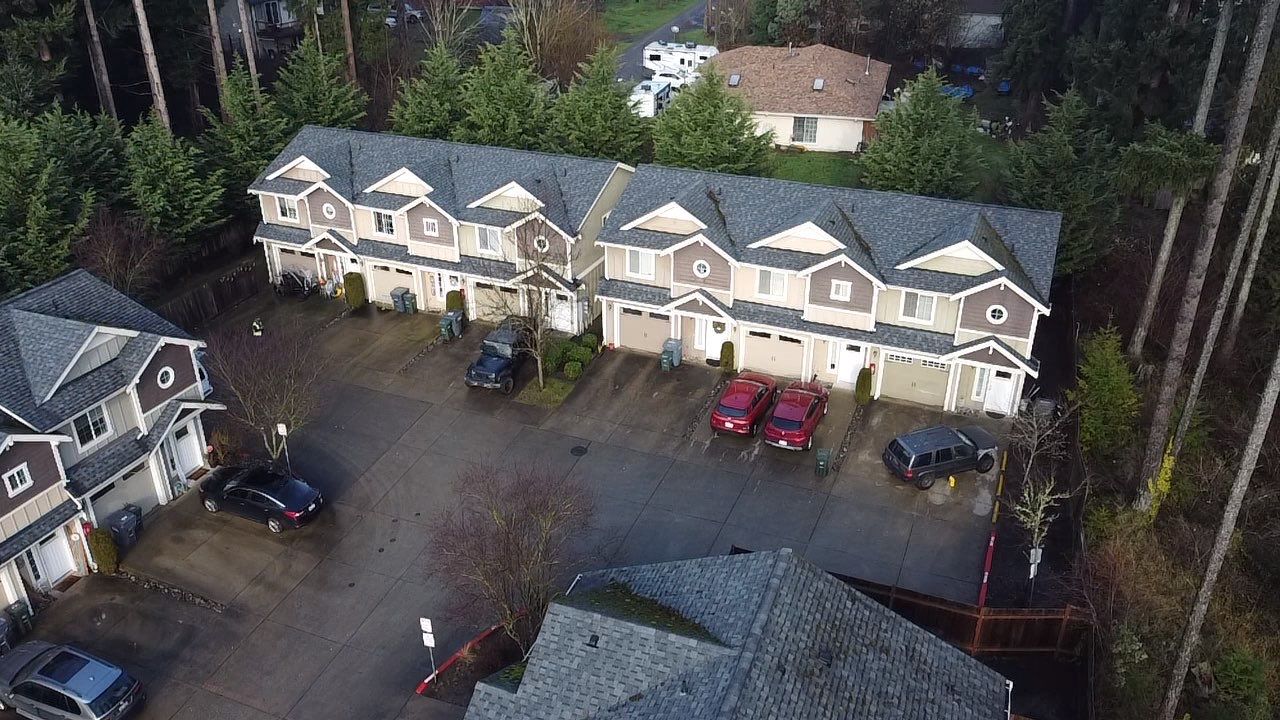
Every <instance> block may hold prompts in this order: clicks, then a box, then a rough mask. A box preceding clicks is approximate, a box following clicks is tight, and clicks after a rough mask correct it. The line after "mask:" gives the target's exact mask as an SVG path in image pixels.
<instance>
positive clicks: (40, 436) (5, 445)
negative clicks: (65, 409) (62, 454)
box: [0, 433, 71, 452]
mask: <svg viewBox="0 0 1280 720" xmlns="http://www.w3.org/2000/svg"><path fill="white" fill-rule="evenodd" d="M20 442H47V443H50V444H51V445H54V446H55V449H56V446H57V445H59V444H61V443H64V442H71V437H70V436H68V435H63V434H62V433H32V434H30V435H27V434H23V433H17V434H14V435H8V436H6V437H5V438H4V440H0V452H4V451H5V450H8V449H9V448H11V447H13V446H14V445H15V444H16V443H20Z"/></svg>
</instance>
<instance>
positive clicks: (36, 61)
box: [0, 0, 76, 117]
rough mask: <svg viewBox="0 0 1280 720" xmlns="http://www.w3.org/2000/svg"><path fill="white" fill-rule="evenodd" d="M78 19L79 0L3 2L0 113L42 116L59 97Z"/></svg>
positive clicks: (0, 16) (0, 13)
mask: <svg viewBox="0 0 1280 720" xmlns="http://www.w3.org/2000/svg"><path fill="white" fill-rule="evenodd" d="M75 18H76V4H75V1H74V0H56V1H52V2H50V1H48V0H45V1H41V2H33V1H32V0H0V112H4V113H7V114H9V115H13V116H15V117H29V116H32V115H37V114H39V113H40V112H42V111H43V110H44V109H46V108H47V107H49V106H50V105H51V104H52V103H53V102H54V100H55V99H56V98H57V97H58V96H59V94H60V92H59V91H60V88H59V84H60V83H61V81H62V79H63V76H64V75H65V74H66V70H67V53H68V51H69V50H70V48H71V46H72V43H74V35H75Z"/></svg>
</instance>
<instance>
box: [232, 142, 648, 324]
mask: <svg viewBox="0 0 1280 720" xmlns="http://www.w3.org/2000/svg"><path fill="white" fill-rule="evenodd" d="M633 172H634V169H633V168H630V167H628V166H626V165H623V164H621V163H617V162H613V161H607V160H595V159H589V158H577V157H569V156H562V155H552V154H547V153H539V152H528V151H521V150H510V149H506V148H495V147H485V146H479V145H466V144H461V143H453V142H447V141H442V140H424V139H419V138H410V137H402V136H397V135H390V134H379V133H366V132H359V131H351V130H335V129H331V128H320V127H306V128H303V129H302V130H301V131H300V132H299V133H298V135H297V136H296V137H295V138H294V139H293V140H292V141H291V142H290V143H289V145H288V146H287V147H286V148H285V149H284V151H282V152H281V154H280V155H279V156H278V157H277V158H276V159H275V161H273V162H272V163H271V165H270V166H268V167H267V169H266V170H265V171H264V172H263V173H262V175H261V176H259V177H258V178H257V179H256V180H255V181H254V183H253V184H252V185H251V186H250V188H249V191H250V192H251V193H253V194H256V195H257V196H258V198H259V200H260V203H261V206H262V222H261V223H260V224H259V225H258V228H257V230H256V232H255V233H254V240H255V241H256V242H260V243H262V245H263V248H264V252H265V253H266V257H267V263H268V267H269V270H270V275H271V277H272V279H273V280H278V279H279V278H280V276H281V273H284V272H293V273H298V274H301V275H304V276H306V277H308V278H311V279H313V280H314V281H316V282H318V283H321V284H324V285H326V286H328V287H335V286H338V285H341V283H343V279H344V276H345V275H346V274H347V273H350V272H356V273H359V274H361V275H362V276H363V278H364V282H365V287H366V293H367V295H368V297H369V299H370V300H371V301H372V302H375V303H378V304H380V305H383V306H390V305H391V304H392V296H391V293H392V292H393V291H394V290H396V289H397V288H405V289H407V290H409V291H410V292H412V293H414V295H415V296H416V298H417V306H418V308H419V309H422V310H430V311H439V310H441V309H443V308H444V305H445V298H446V295H447V293H448V292H449V291H451V290H459V291H461V292H462V294H463V297H464V298H465V303H466V310H467V314H468V316H469V317H471V318H486V319H499V318H500V317H501V316H503V315H506V314H509V313H512V312H520V313H522V314H527V313H528V312H529V311H530V306H531V305H532V304H534V300H536V301H538V302H537V306H538V307H539V308H545V311H546V313H547V315H548V316H549V317H548V320H550V322H551V324H552V326H554V327H555V328H556V329H558V330H562V331H564V332H567V333H571V334H577V333H581V332H583V331H585V329H586V328H587V326H588V325H589V324H590V323H591V322H592V320H593V319H594V317H596V315H597V314H598V310H599V308H598V305H596V304H595V303H593V302H592V300H593V298H594V297H595V291H596V287H597V285H598V284H599V282H600V280H601V279H603V276H604V271H603V264H604V257H603V250H602V248H600V247H599V246H597V245H596V244H595V240H596V237H597V235H598V234H599V232H600V229H601V227H602V226H603V223H604V219H605V217H606V215H607V213H608V211H609V209H610V208H612V207H613V206H614V205H615V204H616V203H617V200H618V197H619V196H620V195H621V193H622V191H623V188H625V187H626V185H627V183H628V181H629V180H630V177H631V175H632V174H633ZM531 298H532V299H531Z"/></svg>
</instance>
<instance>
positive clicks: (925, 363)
mask: <svg viewBox="0 0 1280 720" xmlns="http://www.w3.org/2000/svg"><path fill="white" fill-rule="evenodd" d="M920 366H921V367H927V368H933V369H934V370H946V369H947V367H948V366H947V364H946V363H944V362H938V361H937V360H921V361H920Z"/></svg>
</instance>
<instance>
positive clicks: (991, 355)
mask: <svg viewBox="0 0 1280 720" xmlns="http://www.w3.org/2000/svg"><path fill="white" fill-rule="evenodd" d="M960 359H961V360H968V361H970V362H980V363H984V364H986V365H999V366H1001V367H1007V368H1014V369H1015V370H1016V369H1017V368H1018V366H1017V365H1016V364H1014V362H1013V361H1012V360H1010V359H1009V358H1007V357H1005V356H1004V354H1002V353H1001V352H1000V351H998V350H974V351H973V352H970V353H965V354H964V355H961V356H960Z"/></svg>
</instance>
